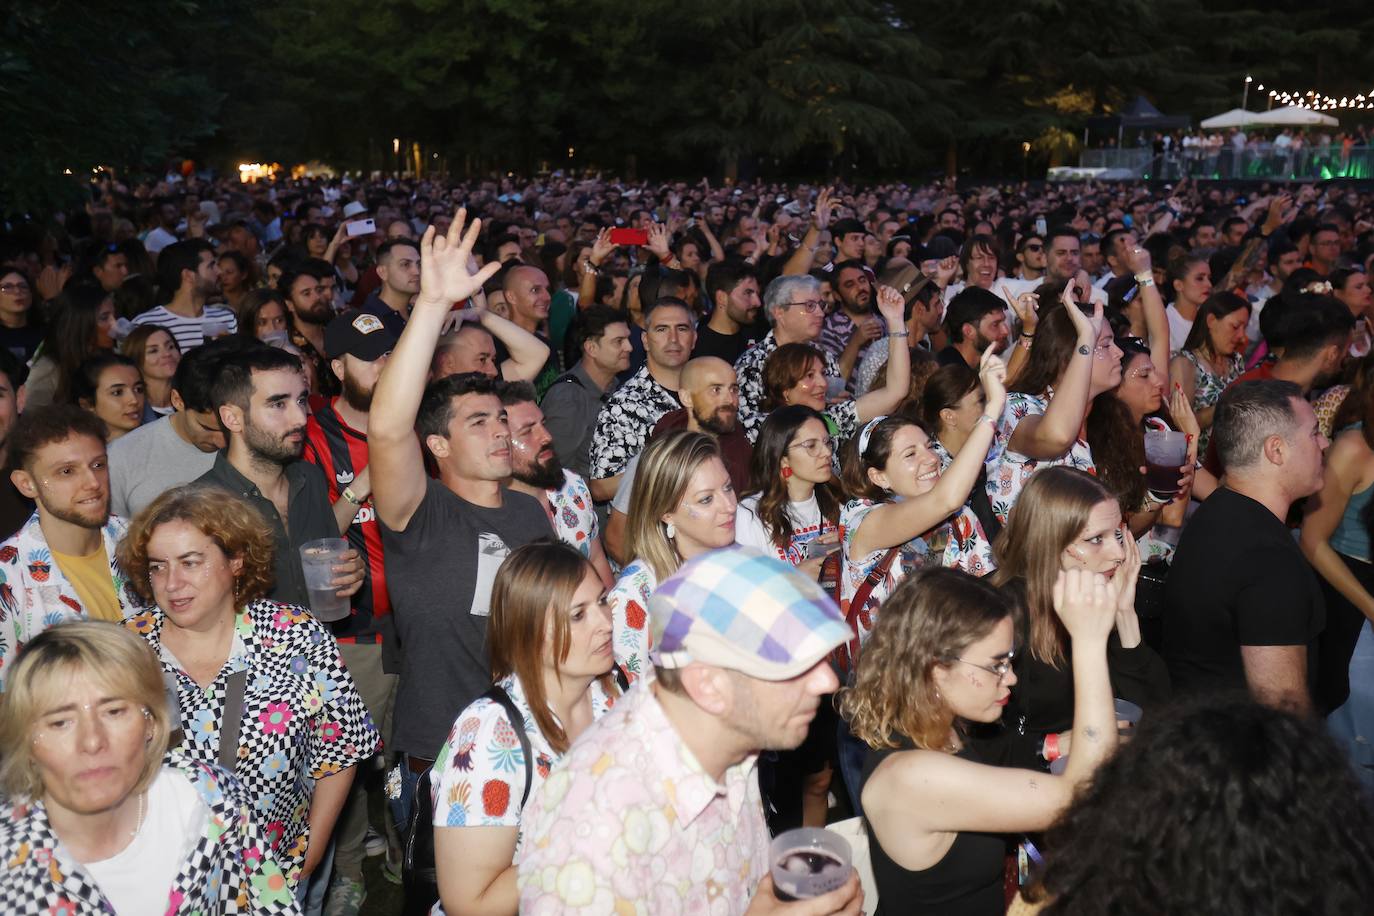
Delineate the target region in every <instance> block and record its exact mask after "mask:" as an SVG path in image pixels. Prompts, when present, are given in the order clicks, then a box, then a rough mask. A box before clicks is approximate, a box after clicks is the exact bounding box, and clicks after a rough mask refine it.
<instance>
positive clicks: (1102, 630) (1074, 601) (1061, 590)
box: [1051, 569, 1120, 649]
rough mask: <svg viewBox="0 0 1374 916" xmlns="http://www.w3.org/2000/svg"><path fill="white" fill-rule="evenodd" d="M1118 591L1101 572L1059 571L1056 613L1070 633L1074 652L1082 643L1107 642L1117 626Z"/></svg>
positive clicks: (1052, 592)
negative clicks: (1109, 584)
mask: <svg viewBox="0 0 1374 916" xmlns="http://www.w3.org/2000/svg"><path fill="white" fill-rule="evenodd" d="M1119 591H1120V590H1119V589H1113V588H1111V587H1109V586H1108V583H1107V579H1106V577H1105V576H1103V575H1102V574H1101V573H1095V572H1089V571H1088V570H1086V569H1064V570H1060V571H1059V576H1058V578H1056V579H1055V580H1054V588H1053V589H1052V591H1051V595H1052V597H1053V599H1054V612H1055V614H1057V615H1058V616H1059V619H1060V621H1061V622H1063V624H1064V629H1066V630H1068V631H1069V637H1070V638H1071V639H1072V640H1073V641H1074V644H1075V649H1077V648H1078V644H1079V643H1085V642H1090V641H1093V640H1102V641H1105V640H1106V638H1107V634H1109V633H1110V632H1111V631H1112V627H1114V626H1116V608H1117V600H1118V598H1119Z"/></svg>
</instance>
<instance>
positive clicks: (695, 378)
mask: <svg viewBox="0 0 1374 916" xmlns="http://www.w3.org/2000/svg"><path fill="white" fill-rule="evenodd" d="M681 384H682V387H681V388H679V389H678V398H679V399H680V400H681V401H682V407H680V408H679V409H677V410H672V411H669V412H668V413H666V414H664V415H663V416H662V418H660V419H659V421H658V423H657V424H655V426H654V429H653V432H652V433H650V434H649V441H653V439H654V437H655V436H660V435H663V434H664V433H668V432H671V431H672V430H675V429H687V430H691V431H692V432H697V433H706V434H707V435H709V436H714V437H715V439H716V441H717V442H719V443H720V450H721V455H722V457H724V459H725V469H726V470H727V471H729V472H730V481H731V483H733V484H734V486H735V492H736V493H743V492H744V490H745V488H746V487H747V486H748V485H749V461H750V458H751V457H752V456H753V446H752V445H751V444H750V442H749V437H748V436H747V435H745V433H744V429H743V428H742V427H741V426H740V424H739V382H738V381H737V380H736V378H735V368H734V367H733V366H731V365H730V364H729V363H727V362H726V361H725V360H723V359H720V358H719V357H715V356H698V357H697V358H696V359H692V360H688V361H687V362H686V364H684V365H683V367H682V383H681ZM645 445H646V446H647V445H648V442H646V443H645ZM638 467H639V456H638V455H636V456H635V457H634V458H632V459H631V460H630V463H629V464H628V465H626V466H625V473H624V475H622V476H621V478H620V485H619V486H618V487H617V488H616V491H615V499H613V500H611V515H610V518H609V520H608V521H607V522H606V531H605V533H604V534H603V535H602V538H603V540H604V541H605V544H606V549H607V550H608V551H610V553H611V556H612V557H614V558H615V559H616V562H618V563H620V564H622V565H624V564H625V563H626V562H627V561H629V560H631V559H634V558H633V557H625V558H624V559H621V554H620V551H621V548H622V547H623V546H624V537H625V524H626V521H627V519H626V514H627V513H628V512H629V510H630V493H631V492H632V491H633V489H634V480H635V470H636V469H637V468H638Z"/></svg>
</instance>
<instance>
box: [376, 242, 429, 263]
mask: <svg viewBox="0 0 1374 916" xmlns="http://www.w3.org/2000/svg"><path fill="white" fill-rule="evenodd" d="M397 248H414V249H415V251H416V252H417V253H418V252H419V251H420V243H419V242H417V241H415V240H414V239H408V238H405V237H399V238H394V239H387V240H386V241H385V242H382V244H380V245H378V246H377V255H376V257H375V258H374V260H375V261H376V263H378V264H380V263H382V260H383V259H384V258H389V257H391V252H392V251H393V250H395V249H397Z"/></svg>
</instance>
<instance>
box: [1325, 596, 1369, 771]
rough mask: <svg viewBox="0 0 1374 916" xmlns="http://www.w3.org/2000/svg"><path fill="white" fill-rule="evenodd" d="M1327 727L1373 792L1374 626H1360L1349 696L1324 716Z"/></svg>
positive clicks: (1352, 661) (1352, 656) (1351, 672)
mask: <svg viewBox="0 0 1374 916" xmlns="http://www.w3.org/2000/svg"><path fill="white" fill-rule="evenodd" d="M1326 727H1327V730H1328V731H1330V732H1331V734H1332V736H1333V737H1335V739H1336V741H1337V742H1338V743H1339V744H1340V745H1341V746H1342V747H1344V748H1345V749H1346V752H1347V753H1348V754H1349V755H1350V762H1351V764H1352V765H1353V766H1354V767H1355V775H1356V776H1357V777H1358V778H1359V780H1360V782H1361V783H1362V784H1363V785H1364V787H1365V789H1366V790H1367V791H1369V792H1370V793H1371V795H1374V629H1371V628H1370V625H1369V623H1368V622H1366V623H1365V624H1364V626H1363V627H1361V628H1360V638H1359V641H1358V642H1356V643H1355V652H1354V654H1352V655H1351V656H1350V697H1349V699H1347V700H1346V701H1345V703H1344V704H1343V705H1342V706H1341V707H1340V708H1339V709H1337V710H1336V711H1335V712H1333V713H1331V715H1329V716H1327V717H1326Z"/></svg>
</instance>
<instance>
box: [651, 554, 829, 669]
mask: <svg viewBox="0 0 1374 916" xmlns="http://www.w3.org/2000/svg"><path fill="white" fill-rule="evenodd" d="M649 618H650V624H649V625H650V628H651V633H652V637H653V648H652V649H651V650H650V651H649V659H650V661H652V662H653V663H654V664H655V665H657V666H659V667H662V668H683V667H686V666H687V665H689V664H691V663H692V662H701V663H703V664H707V665H715V666H718V667H721V668H730V669H732V670H734V671H739V672H740V673H741V674H746V675H748V676H750V677H755V678H758V679H760V680H765V681H783V680H787V679H789V678H793V677H797V676H798V675H801V674H805V673H806V672H807V671H809V670H811V668H812V667H813V666H814V665H815V664H816V663H817V662H819V661H821V660H822V659H824V658H825V657H826V656H827V655H829V654H830V652H831V651H832V650H833V649H834V648H835V647H836V646H839V645H841V644H843V643H845V642H847V641H848V640H850V639H852V638H853V632H852V631H851V630H850V628H849V625H848V624H847V623H845V620H844V617H843V616H842V615H841V614H840V610H839V608H837V607H836V606H835V602H834V601H832V600H831V599H830V597H829V596H828V595H826V594H825V592H824V591H822V590H821V587H820V586H819V585H817V584H816V583H815V582H813V581H812V580H811V579H808V578H807V577H806V576H804V575H802V574H801V573H799V572H797V571H796V569H795V568H793V567H792V566H790V565H788V564H786V563H783V562H781V561H779V560H776V559H774V558H772V557H769V556H765V555H764V554H762V553H760V552H759V551H757V550H754V549H752V548H749V547H739V546H735V547H725V548H722V549H721V550H713V551H711V552H709V553H705V554H702V555H700V556H697V557H694V558H692V559H691V560H688V561H687V562H686V563H684V564H683V565H682V567H681V568H680V569H679V570H678V571H677V572H676V573H674V574H673V575H672V576H670V577H669V578H668V579H667V580H666V581H665V582H664V583H663V584H662V585H660V586H659V587H658V589H657V591H655V592H654V594H653V597H651V598H650V599H649Z"/></svg>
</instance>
